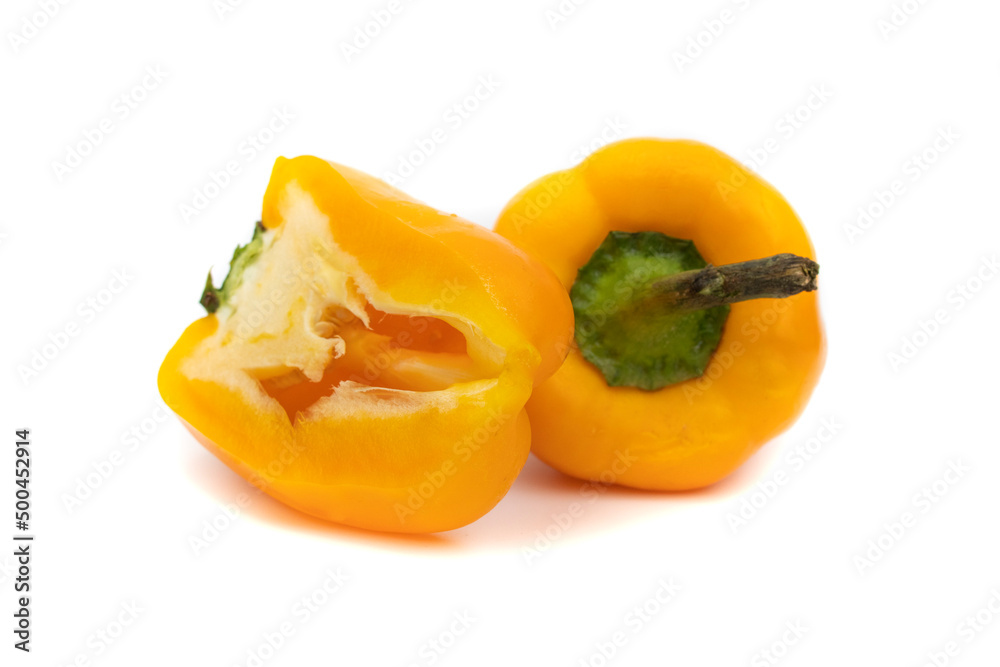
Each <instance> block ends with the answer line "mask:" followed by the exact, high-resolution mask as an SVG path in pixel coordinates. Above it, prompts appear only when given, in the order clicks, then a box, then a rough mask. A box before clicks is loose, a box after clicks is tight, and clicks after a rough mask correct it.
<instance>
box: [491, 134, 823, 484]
mask: <svg viewBox="0 0 1000 667" xmlns="http://www.w3.org/2000/svg"><path fill="white" fill-rule="evenodd" d="M496 229H497V231H498V232H499V233H501V234H503V235H504V236H506V237H507V238H509V239H511V240H512V241H514V242H515V243H517V245H518V246H520V247H522V248H524V249H525V250H527V251H528V252H530V253H532V254H533V255H534V256H536V257H538V258H539V259H540V260H541V261H543V262H545V264H546V265H548V266H549V267H551V268H552V269H553V270H554V271H555V273H556V275H557V276H558V277H559V279H560V281H561V282H562V284H563V289H564V290H565V291H566V292H568V293H571V294H572V297H573V304H574V308H575V314H576V338H575V340H576V345H575V346H574V349H573V350H572V351H571V352H570V354H569V356H568V358H567V360H566V363H565V364H564V365H563V366H562V367H561V368H560V369H559V370H558V371H557V372H556V374H555V375H553V376H552V377H551V378H550V379H549V380H548V381H546V382H545V383H544V384H542V385H541V386H540V387H538V388H537V389H536V390H535V392H534V393H533V395H532V397H531V400H530V401H529V402H528V414H529V415H530V416H531V425H532V431H533V441H532V451H533V452H534V453H535V454H536V455H537V456H538V457H539V458H541V459H542V460H544V461H546V462H547V463H549V464H550V465H552V466H553V467H555V468H557V469H559V470H561V471H563V472H565V473H567V474H569V475H573V476H575V477H579V478H582V479H587V480H600V481H605V482H617V483H619V484H624V485H627V486H633V487H638V488H642V489H656V490H683V489H695V488H699V487H703V486H706V485H709V484H712V483H714V482H716V481H718V480H720V479H722V478H723V477H725V476H726V475H728V474H729V473H731V472H732V471H733V470H735V469H736V468H737V467H738V466H739V465H740V464H742V463H743V462H744V461H745V460H746V459H747V458H748V457H749V456H750V455H751V454H753V453H754V452H755V451H756V450H757V449H758V448H759V447H760V446H761V445H763V444H764V443H765V442H767V441H768V440H769V439H771V438H772V437H774V436H775V435H776V434H778V433H780V432H781V431H783V430H785V429H786V428H788V426H789V425H791V423H792V422H793V421H794V420H795V418H796V417H797V416H798V415H799V413H801V411H802V410H803V409H804V407H805V405H806V402H807V401H808V399H809V396H810V394H811V392H812V390H813V387H814V386H815V385H816V382H817V380H818V378H819V374H820V371H821V370H822V368H823V363H824V359H825V340H824V334H823V327H822V324H821V322H820V316H819V309H818V304H817V299H816V295H815V293H811V292H809V291H806V292H802V293H798V294H797V295H793V296H790V297H789V298H785V299H771V298H760V299H758V300H742V299H744V298H757V297H778V296H788V295H789V294H795V290H812V289H815V272H816V271H817V270H818V265H816V264H815V262H812V261H811V259H812V258H814V253H813V248H812V245H811V244H810V242H809V238H808V236H807V235H806V232H805V230H804V229H803V227H802V223H801V222H800V221H799V218H798V217H797V216H796V215H795V213H794V211H793V210H792V209H791V207H790V206H789V205H788V203H787V202H786V201H785V200H784V198H783V197H782V196H781V195H780V194H779V193H778V192H777V191H776V190H774V188H772V187H771V186H769V185H768V184H767V183H765V182H764V181H763V180H761V179H760V178H759V177H757V176H756V175H754V174H752V173H750V172H748V171H747V170H746V169H744V168H743V167H742V166H741V165H740V164H739V163H737V162H736V161H734V160H732V159H731V158H729V157H727V156H726V155H724V154H722V153H721V152H719V151H717V150H715V149H713V148H711V147H709V146H706V145H704V144H700V143H697V142H693V141H664V140H654V139H636V140H628V141H623V142H619V143H616V144H613V145H611V146H608V147H606V148H604V149H602V150H600V151H598V152H597V153H595V154H593V155H592V156H591V157H590V158H589V159H587V160H586V161H584V162H583V163H582V164H580V165H579V166H578V167H576V168H574V169H570V170H567V171H562V172H558V173H555V174H551V175H549V176H546V177H544V178H542V179H539V180H538V181H536V182H534V183H532V184H531V185H529V186H528V187H527V188H526V189H525V190H523V191H522V192H520V193H519V194H518V195H516V196H515V197H514V199H513V200H512V201H511V202H510V203H509V204H508V205H507V207H506V209H505V210H504V211H503V213H502V214H501V215H500V218H499V220H498V222H497V225H496ZM788 254H793V255H795V256H796V257H794V258H793V257H789V256H788ZM772 255H777V257H771V258H770V259H762V260H761V261H760V262H750V263H748V264H744V265H742V266H741V265H739V264H735V263H746V262H747V261H748V260H757V259H761V258H769V257H770V256H772ZM706 263H707V264H710V265H716V266H719V265H728V264H734V266H735V267H736V269H737V270H729V267H725V266H721V268H718V269H716V268H712V267H708V268H705V267H706ZM682 274H683V275H684V276H686V278H685V281H686V282H685V281H680V277H681V275H682ZM681 282H684V284H683V285H682V284H681ZM789 284H793V286H794V288H795V289H794V290H788V289H787V288H788V287H789ZM738 292H739V293H738ZM709 297H711V298H709ZM730 304H731V305H730Z"/></svg>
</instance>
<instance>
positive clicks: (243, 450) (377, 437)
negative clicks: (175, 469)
mask: <svg viewBox="0 0 1000 667" xmlns="http://www.w3.org/2000/svg"><path fill="white" fill-rule="evenodd" d="M262 224H263V228H264V231H263V237H262V239H261V242H262V244H263V249H262V250H261V253H260V257H259V258H258V259H256V260H255V263H254V264H253V265H252V266H251V267H249V268H247V269H246V270H245V273H244V274H243V275H242V276H241V278H242V279H241V281H240V282H239V285H238V286H237V287H236V288H235V289H234V290H233V294H232V297H231V299H232V302H231V303H224V304H223V305H222V306H221V307H220V308H219V310H218V311H217V312H216V313H214V314H212V315H209V316H207V317H204V318H202V319H200V320H198V321H196V322H194V323H193V324H192V325H191V326H190V327H188V329H187V330H186V331H185V332H184V334H183V335H182V336H181V338H180V340H179V341H178V342H177V343H176V345H175V346H174V347H173V349H172V350H171V351H170V353H169V354H168V355H167V358H166V360H165V361H164V362H163V365H162V367H161V369H160V374H159V387H160V392H161V394H162V395H163V398H164V400H165V401H166V402H167V404H168V405H169V406H170V407H171V408H172V409H173V410H174V411H175V412H176V413H177V414H178V415H179V416H180V417H181V418H182V420H183V421H184V422H185V424H186V425H187V426H188V428H189V429H190V430H191V431H192V432H193V433H194V435H195V436H196V437H197V438H198V440H199V441H200V442H202V444H204V445H205V446H206V447H207V448H208V449H209V450H210V451H212V452H213V453H214V454H215V455H216V456H218V457H219V458H220V459H221V460H222V461H224V462H225V463H226V464H227V465H229V466H230V467H231V468H232V469H233V470H235V471H236V472H238V473H239V474H240V475H242V476H243V477H245V478H246V479H248V480H249V481H251V482H252V483H253V484H255V485H256V486H258V487H259V488H261V489H262V490H264V491H266V492H267V493H268V494H270V495H272V496H273V497H275V498H277V499H278V500H280V501H282V502H284V503H286V504H288V505H290V506H292V507H295V508H296V509H299V510H301V511H303V512H306V513H309V514H312V515H315V516H318V517H321V518H323V519H327V520H331V521H336V522H338V523H343V524H347V525H351V526H357V527H362V528H368V529H375V530H382V531H392V532H434V531H442V530H449V529H453V528H457V527H460V526H463V525H465V524H468V523H470V522H471V521H474V520H476V519H477V518H479V517H480V516H482V515H483V514H485V513H486V512H487V511H488V510H489V509H491V508H492V507H493V506H494V505H495V504H496V503H497V502H498V501H499V500H500V499H501V498H502V497H503V496H504V494H505V493H506V492H507V490H508V489H509V488H510V485H511V483H512V482H513V480H514V478H515V477H516V475H517V473H518V472H519V471H520V469H521V467H522V466H523V464H524V462H525V460H526V458H527V455H528V450H529V440H530V435H529V433H530V429H529V425H528V419H527V417H526V414H525V412H524V409H523V406H524V403H525V401H526V400H527V398H528V395H529V394H530V392H531V389H532V386H533V384H534V383H536V382H540V381H541V380H542V379H544V378H545V377H547V376H549V375H550V374H551V373H552V372H554V371H555V369H556V368H557V367H558V366H559V364H560V363H561V362H562V359H563V357H564V355H565V351H566V349H567V346H568V343H569V340H570V339H571V337H572V308H571V305H570V304H569V300H568V298H567V296H566V293H565V291H564V290H563V289H562V288H561V286H560V285H559V283H558V281H557V280H556V279H555V277H554V276H553V275H552V273H551V272H550V271H549V270H548V269H546V268H545V267H544V266H543V265H541V264H540V263H538V262H536V261H534V260H532V259H531V258H530V257H529V256H528V255H526V254H525V253H524V252H523V251H521V250H518V249H517V248H516V247H514V246H513V245H512V244H511V243H510V242H509V241H507V240H505V239H503V238H502V237H500V236H498V235H497V234H494V233H493V232H491V231H489V230H487V229H484V228H481V227H478V226H476V225H473V224H471V223H469V222H466V221H464V220H461V219H460V218H458V217H456V216H453V215H448V214H446V213H442V212H440V211H437V210H435V209H433V208H430V207H428V206H426V205H424V204H421V203H419V202H417V201H415V200H413V199H411V198H409V197H407V196H406V195H405V194H403V193H401V192H399V191H398V190H396V189H394V188H392V187H390V186H388V185H387V184H385V183H383V182H382V181H379V180H377V179H375V178H372V177H370V176H368V175H365V174H362V173H361V172H358V171H355V170H353V169H349V168H347V167H343V166H340V165H335V164H332V163H329V162H326V161H323V160H320V159H318V158H315V157H298V158H294V159H291V160H288V159H284V158H279V159H278V161H277V162H276V164H275V166H274V170H273V172H272V176H271V181H270V184H269V185H268V188H267V192H266V194H265V197H264V205H263V213H262Z"/></svg>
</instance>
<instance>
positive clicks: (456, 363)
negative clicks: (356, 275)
mask: <svg viewBox="0 0 1000 667" xmlns="http://www.w3.org/2000/svg"><path fill="white" fill-rule="evenodd" d="M365 310H366V313H367V315H368V321H369V323H370V326H365V324H364V322H363V321H362V320H361V318H359V317H357V316H356V315H354V313H352V312H351V311H349V310H347V309H346V308H343V307H340V306H329V307H327V308H326V309H324V311H323V313H322V315H321V316H320V318H319V320H318V321H317V322H316V324H315V330H316V332H317V333H318V334H319V335H321V336H323V337H325V338H337V339H339V341H338V342H337V344H336V346H335V348H336V350H337V353H335V354H334V355H332V357H331V359H330V362H329V363H328V364H327V366H326V369H325V371H324V373H323V376H322V378H321V379H320V380H319V381H318V382H310V381H309V380H308V379H307V378H306V377H305V375H304V374H303V373H302V372H301V371H299V370H298V369H287V368H284V369H268V370H264V369H260V370H259V371H257V372H256V373H254V375H255V377H257V379H258V381H259V382H260V384H261V386H262V387H263V389H264V391H265V392H267V394H268V395H269V396H271V397H272V398H274V399H275V400H277V401H278V403H280V404H281V407H282V408H284V410H285V412H286V413H287V414H288V417H289V419H290V420H292V421H293V422H294V421H295V418H296V416H297V415H298V413H300V412H303V411H305V410H307V409H308V408H309V407H310V406H312V405H313V404H314V403H316V402H317V401H318V400H320V399H321V398H323V397H325V396H330V395H331V394H333V393H334V391H335V390H336V389H337V388H338V387H339V386H340V385H341V384H343V383H345V382H346V383H354V384H356V385H363V386H365V387H379V388H384V389H395V390H402V391H419V392H426V391H439V390H442V389H447V388H449V387H451V386H453V385H455V384H458V383H461V382H468V381H472V380H477V379H483V378H485V377H488V374H486V373H484V372H482V369H480V368H478V367H477V365H476V364H475V362H474V361H473V360H472V358H471V357H470V356H469V355H468V352H467V349H466V340H465V337H464V336H463V335H462V333H461V332H460V331H458V329H456V328H455V327H453V326H451V325H450V324H448V323H447V322H445V321H443V320H440V319H437V318H434V317H426V316H420V315H418V316H407V315H396V314H390V313H385V312H382V311H380V310H378V309H376V308H375V307H373V306H372V305H371V304H368V305H367V306H366V307H365ZM341 341H342V342H341Z"/></svg>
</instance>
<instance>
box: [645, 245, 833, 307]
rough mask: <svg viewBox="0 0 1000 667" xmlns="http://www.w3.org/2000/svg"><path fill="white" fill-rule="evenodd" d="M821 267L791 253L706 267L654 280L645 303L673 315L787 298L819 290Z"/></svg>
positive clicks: (646, 295)
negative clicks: (817, 284)
mask: <svg viewBox="0 0 1000 667" xmlns="http://www.w3.org/2000/svg"><path fill="white" fill-rule="evenodd" d="M818 275H819V264H817V263H816V262H814V261H813V260H811V259H809V258H807V257H799V256H798V255H792V254H790V253H783V254H780V255H774V256H772V257H764V258H763V259H752V260H750V261H748V262H738V263H736V264H726V265H724V266H712V265H709V266H706V267H705V268H703V269H697V270H694V271H684V272H682V273H675V274H673V275H670V276H666V277H664V278H660V279H658V280H656V281H654V282H653V283H652V284H651V285H650V286H649V289H648V291H647V292H646V294H645V295H643V296H642V297H641V299H642V301H643V303H644V304H647V305H653V306H655V307H657V308H662V309H664V310H669V311H671V312H690V311H695V310H705V309H707V308H715V307H717V306H724V305H726V304H730V303H738V302H740V301H749V300H751V299H784V298H787V297H790V296H795V295H796V294H799V293H800V292H812V291H814V290H815V289H816V278H817V276H818Z"/></svg>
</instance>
